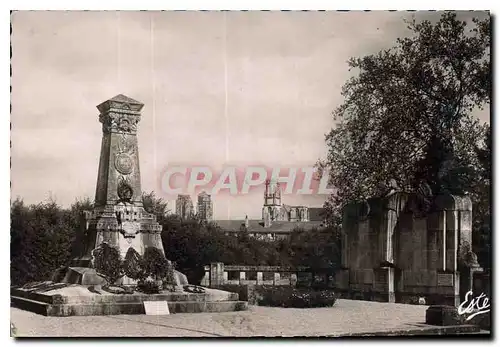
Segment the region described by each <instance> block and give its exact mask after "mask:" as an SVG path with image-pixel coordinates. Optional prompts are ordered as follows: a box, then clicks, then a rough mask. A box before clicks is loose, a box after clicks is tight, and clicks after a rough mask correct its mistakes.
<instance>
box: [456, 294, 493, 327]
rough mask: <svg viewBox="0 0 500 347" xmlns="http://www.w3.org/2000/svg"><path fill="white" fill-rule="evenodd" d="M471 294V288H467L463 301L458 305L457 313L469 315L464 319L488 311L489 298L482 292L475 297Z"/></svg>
mask: <svg viewBox="0 0 500 347" xmlns="http://www.w3.org/2000/svg"><path fill="white" fill-rule="evenodd" d="M472 295H473V294H472V290H469V291H468V292H467V294H465V301H464V302H462V303H461V304H460V306H458V314H459V315H463V314H468V315H469V316H468V317H467V318H466V319H465V320H470V319H472V318H474V317H475V316H477V315H480V314H483V313H487V312H490V304H489V299H488V297H487V296H486V295H485V294H484V293H481V295H479V296H477V297H475V298H474V297H473V296H472Z"/></svg>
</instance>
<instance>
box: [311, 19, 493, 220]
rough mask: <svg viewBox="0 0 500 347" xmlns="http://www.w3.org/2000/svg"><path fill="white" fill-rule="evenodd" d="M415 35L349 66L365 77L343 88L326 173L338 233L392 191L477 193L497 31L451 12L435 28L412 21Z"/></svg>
mask: <svg viewBox="0 0 500 347" xmlns="http://www.w3.org/2000/svg"><path fill="white" fill-rule="evenodd" d="M408 29H409V30H410V31H411V33H412V34H411V35H410V36H409V37H405V38H400V39H398V40H397V42H396V45H395V46H394V47H393V48H390V49H386V50H383V51H381V52H379V53H377V54H372V55H368V56H365V57H362V58H353V59H351V60H350V61H349V67H350V69H352V70H354V71H355V72H357V73H356V74H355V75H354V76H353V77H351V78H350V79H349V80H348V81H347V82H346V84H345V85H344V87H343V90H342V95H343V96H344V97H345V100H344V102H343V104H342V105H340V106H339V107H338V108H337V109H336V110H335V111H334V112H333V115H334V119H335V120H336V121H337V124H336V127H335V128H334V129H333V130H331V132H330V133H328V134H327V136H326V142H327V146H328V156H327V159H326V160H325V161H324V162H322V163H320V167H321V168H327V169H328V170H329V173H330V183H331V184H332V185H333V186H335V188H336V192H335V193H334V194H333V195H332V197H331V198H330V199H329V201H328V202H327V203H326V207H327V210H328V212H329V215H328V217H329V220H330V222H332V223H339V222H340V219H341V209H342V207H343V206H344V205H345V204H346V203H347V202H349V201H356V200H360V199H366V198H368V197H370V196H374V195H379V194H382V193H384V192H386V191H387V190H388V189H389V187H388V186H392V185H394V184H396V185H397V186H398V189H401V190H412V189H415V188H416V187H417V186H418V185H419V184H420V182H422V181H425V182H427V183H428V184H429V185H430V187H431V188H432V190H433V192H434V193H440V192H444V191H447V192H450V193H455V194H465V193H469V192H471V191H472V190H473V189H474V188H473V186H474V182H473V181H474V179H475V178H474V177H475V175H474V174H475V172H476V167H477V165H478V157H477V155H476V154H477V151H476V149H477V147H478V146H480V144H479V143H478V141H479V140H480V139H481V138H482V137H484V134H485V129H484V127H483V126H481V125H480V124H479V122H478V121H477V120H476V119H474V118H473V116H472V115H471V113H472V111H473V110H474V109H475V108H482V107H483V106H484V105H485V104H487V103H489V100H490V92H491V79H490V21H489V19H487V20H477V19H474V20H473V21H472V22H471V23H467V22H464V21H461V20H458V19H457V17H456V14H454V13H451V12H446V13H444V14H443V15H442V16H441V18H440V20H439V21H438V22H436V23H432V22H431V21H428V20H425V21H422V22H417V21H415V20H412V21H409V22H408ZM388 182H391V184H390V185H389V184H388ZM488 203H489V202H488Z"/></svg>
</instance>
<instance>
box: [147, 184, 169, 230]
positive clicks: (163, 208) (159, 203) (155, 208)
mask: <svg viewBox="0 0 500 347" xmlns="http://www.w3.org/2000/svg"><path fill="white" fill-rule="evenodd" d="M142 205H143V207H144V209H145V210H146V212H148V213H152V214H154V215H155V216H156V219H157V221H158V223H160V224H161V223H162V222H163V220H164V219H165V217H166V215H167V214H168V212H170V210H169V209H168V202H167V201H164V200H163V199H162V198H159V197H157V196H156V194H155V193H154V192H151V193H144V192H143V193H142Z"/></svg>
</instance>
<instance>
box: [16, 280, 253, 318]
mask: <svg viewBox="0 0 500 347" xmlns="http://www.w3.org/2000/svg"><path fill="white" fill-rule="evenodd" d="M145 301H166V302H167V303H168V308H169V311H170V313H199V312H228V311H243V310H246V309H247V308H248V302H246V301H240V300H239V295H238V294H236V293H230V292H226V291H222V290H217V289H210V288H205V293H186V292H182V293H180V292H167V293H160V294H142V293H137V292H136V293H133V294H111V293H108V292H105V291H102V290H101V291H96V290H93V291H92V292H91V291H90V290H89V289H88V287H87V286H82V285H74V284H62V283H54V282H50V281H48V282H41V283H37V284H34V285H32V286H29V287H23V288H13V289H11V304H12V305H13V306H14V307H17V308H20V309H24V310H27V311H31V312H35V313H38V314H41V315H44V316H58V317H66V316H99V315H118V314H145V309H144V302H145Z"/></svg>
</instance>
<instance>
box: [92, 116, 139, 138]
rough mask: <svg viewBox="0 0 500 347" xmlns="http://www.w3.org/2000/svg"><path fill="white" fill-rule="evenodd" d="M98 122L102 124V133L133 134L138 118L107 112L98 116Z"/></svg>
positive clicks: (135, 130)
mask: <svg viewBox="0 0 500 347" xmlns="http://www.w3.org/2000/svg"><path fill="white" fill-rule="evenodd" d="M99 121H100V122H101V123H102V130H103V132H106V133H108V132H113V133H128V134H135V133H136V132H137V123H138V122H139V116H137V115H135V114H128V113H118V112H107V113H104V114H103V113H101V114H100V115H99Z"/></svg>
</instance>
